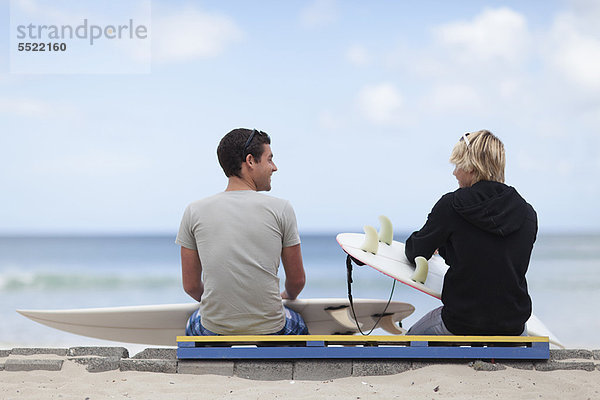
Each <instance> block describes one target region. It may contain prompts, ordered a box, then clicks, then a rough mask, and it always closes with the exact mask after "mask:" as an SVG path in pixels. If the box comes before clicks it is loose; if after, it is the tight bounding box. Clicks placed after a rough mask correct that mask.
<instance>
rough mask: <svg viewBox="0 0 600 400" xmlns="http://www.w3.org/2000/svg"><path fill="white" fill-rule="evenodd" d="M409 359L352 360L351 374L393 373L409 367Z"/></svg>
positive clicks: (403, 370) (374, 374) (375, 374)
mask: <svg viewBox="0 0 600 400" xmlns="http://www.w3.org/2000/svg"><path fill="white" fill-rule="evenodd" d="M411 367H412V366H411V362H410V361H402V360H397V361H396V360H393V361H392V360H354V362H353V364H352V376H378V375H395V374H400V373H402V372H406V371H408V370H410V369H411Z"/></svg>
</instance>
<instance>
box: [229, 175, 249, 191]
mask: <svg viewBox="0 0 600 400" xmlns="http://www.w3.org/2000/svg"><path fill="white" fill-rule="evenodd" d="M236 190H253V191H255V192H256V185H255V184H254V182H253V181H252V180H250V179H245V178H243V177H242V178H240V177H237V176H230V177H229V182H228V183H227V188H226V189H225V191H226V192H233V191H236Z"/></svg>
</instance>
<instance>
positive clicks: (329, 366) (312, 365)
mask: <svg viewBox="0 0 600 400" xmlns="http://www.w3.org/2000/svg"><path fill="white" fill-rule="evenodd" d="M348 376H352V360H298V361H296V362H295V363H294V375H293V378H294V379H295V380H302V381H322V380H326V379H336V378H346V377H348Z"/></svg>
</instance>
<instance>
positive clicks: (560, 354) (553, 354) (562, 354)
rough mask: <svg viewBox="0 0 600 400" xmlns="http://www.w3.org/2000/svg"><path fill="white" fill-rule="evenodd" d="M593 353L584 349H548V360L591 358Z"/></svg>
mask: <svg viewBox="0 0 600 400" xmlns="http://www.w3.org/2000/svg"><path fill="white" fill-rule="evenodd" d="M593 357H594V354H593V353H592V352H591V351H590V350H585V349H565V350H554V349H552V350H550V361H558V360H570V359H584V360H591V359H592V358H593Z"/></svg>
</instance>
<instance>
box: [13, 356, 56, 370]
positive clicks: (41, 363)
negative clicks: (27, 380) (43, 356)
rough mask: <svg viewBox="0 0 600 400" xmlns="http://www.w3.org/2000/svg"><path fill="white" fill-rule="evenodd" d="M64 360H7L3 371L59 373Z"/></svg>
mask: <svg viewBox="0 0 600 400" xmlns="http://www.w3.org/2000/svg"><path fill="white" fill-rule="evenodd" d="M63 362H64V360H29V359H22V358H15V359H10V358H9V359H7V360H6V361H5V363H4V370H5V371H60V370H61V369H62V365H63Z"/></svg>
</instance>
